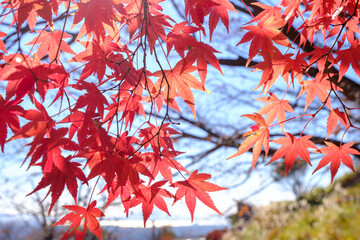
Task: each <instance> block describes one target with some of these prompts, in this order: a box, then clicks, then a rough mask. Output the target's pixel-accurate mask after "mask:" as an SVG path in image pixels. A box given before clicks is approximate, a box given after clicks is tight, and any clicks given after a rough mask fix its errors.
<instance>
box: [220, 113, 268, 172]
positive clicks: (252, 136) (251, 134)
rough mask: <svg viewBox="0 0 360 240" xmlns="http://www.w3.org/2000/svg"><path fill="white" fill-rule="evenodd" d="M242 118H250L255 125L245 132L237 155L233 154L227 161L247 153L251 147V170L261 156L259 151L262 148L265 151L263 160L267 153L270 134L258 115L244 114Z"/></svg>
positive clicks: (262, 119) (263, 120)
mask: <svg viewBox="0 0 360 240" xmlns="http://www.w3.org/2000/svg"><path fill="white" fill-rule="evenodd" d="M242 117H247V118H250V119H251V120H253V121H255V122H257V124H256V125H254V126H252V127H251V130H250V131H247V132H246V133H244V135H243V136H244V137H246V136H248V137H247V138H246V139H245V140H244V141H243V142H242V143H241V145H240V147H239V149H238V151H237V153H235V154H233V155H232V156H230V157H228V158H227V159H231V158H234V157H237V156H240V155H242V154H244V153H246V152H247V151H249V150H250V148H251V147H252V146H254V148H253V159H252V165H251V170H253V169H254V167H255V165H256V163H257V161H258V159H259V156H260V154H261V149H262V147H264V150H265V158H266V156H267V154H268V152H269V137H270V132H269V129H268V125H267V124H266V122H265V119H264V118H263V117H262V116H261V115H260V114H258V113H254V114H245V115H242Z"/></svg>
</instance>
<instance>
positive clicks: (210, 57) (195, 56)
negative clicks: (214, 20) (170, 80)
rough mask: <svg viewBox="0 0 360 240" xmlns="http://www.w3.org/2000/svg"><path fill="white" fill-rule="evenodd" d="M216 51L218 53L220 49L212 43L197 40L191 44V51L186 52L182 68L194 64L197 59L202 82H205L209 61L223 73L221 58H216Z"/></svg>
mask: <svg viewBox="0 0 360 240" xmlns="http://www.w3.org/2000/svg"><path fill="white" fill-rule="evenodd" d="M214 53H218V51H217V50H216V49H214V48H213V47H211V46H210V45H208V44H205V43H203V42H197V43H196V44H195V45H193V46H191V48H190V51H189V52H188V53H187V54H186V57H185V58H184V64H183V67H182V70H184V69H186V68H187V66H192V64H193V63H194V62H195V61H196V67H197V70H198V73H199V76H200V79H201V83H203V84H204V83H205V79H206V73H207V63H208V62H209V63H210V64H211V65H212V66H213V67H214V68H216V70H218V71H219V72H220V73H221V74H222V71H221V67H220V63H219V60H218V59H217V58H216V56H215V54H214Z"/></svg>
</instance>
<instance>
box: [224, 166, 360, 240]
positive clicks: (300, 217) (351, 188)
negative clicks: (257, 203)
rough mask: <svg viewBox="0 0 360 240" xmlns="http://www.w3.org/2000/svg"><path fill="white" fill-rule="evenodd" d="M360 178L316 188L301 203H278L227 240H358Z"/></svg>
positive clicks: (236, 227) (347, 177)
mask: <svg viewBox="0 0 360 240" xmlns="http://www.w3.org/2000/svg"><path fill="white" fill-rule="evenodd" d="M359 232H360V174H359V173H358V172H357V173H355V174H348V175H345V176H344V177H343V178H341V179H339V180H338V181H336V182H335V183H334V184H332V185H330V186H328V187H327V188H316V189H313V190H312V191H310V192H309V193H307V194H306V195H305V196H303V197H302V199H301V200H298V201H287V202H274V203H271V204H269V205H268V206H265V207H259V208H256V209H255V210H254V213H253V215H252V217H251V220H249V221H248V222H245V221H243V220H242V219H240V220H239V221H238V222H236V223H235V224H234V227H233V229H232V230H231V231H229V232H227V233H226V234H225V235H224V236H223V239H224V240H238V239H241V240H263V239H268V240H292V239H294V240H297V239H299V240H300V239H301V240H302V239H310V240H312V239H319V240H324V239H326V240H331V239H334V240H335V239H339V240H343V239H346V240H352V239H354V240H358V239H359Z"/></svg>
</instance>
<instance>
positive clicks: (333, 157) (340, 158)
mask: <svg viewBox="0 0 360 240" xmlns="http://www.w3.org/2000/svg"><path fill="white" fill-rule="evenodd" d="M324 142H325V144H326V145H327V147H323V148H320V149H319V152H320V153H324V154H326V155H325V156H324V157H323V158H322V159H321V160H320V162H319V165H318V166H317V167H316V169H315V170H314V172H313V174H314V173H315V172H316V171H317V170H319V169H320V168H323V167H325V166H326V165H328V164H329V163H330V162H331V164H330V171H331V183H332V182H333V180H334V177H335V175H336V173H337V171H338V169H339V167H340V163H341V162H342V163H343V164H345V166H347V167H348V168H350V169H351V170H353V172H355V169H354V165H353V161H352V159H351V157H350V154H355V155H360V152H359V151H358V150H356V149H354V148H351V146H352V145H354V144H355V142H349V143H346V144H344V145H341V146H340V147H338V146H336V145H335V144H333V143H331V142H327V141H324Z"/></svg>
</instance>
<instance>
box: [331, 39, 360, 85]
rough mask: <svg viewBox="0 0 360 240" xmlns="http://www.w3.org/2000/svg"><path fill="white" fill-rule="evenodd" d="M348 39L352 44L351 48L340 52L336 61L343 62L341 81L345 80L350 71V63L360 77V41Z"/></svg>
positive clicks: (341, 64) (340, 68) (341, 65)
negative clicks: (344, 77)
mask: <svg viewBox="0 0 360 240" xmlns="http://www.w3.org/2000/svg"><path fill="white" fill-rule="evenodd" d="M348 39H349V43H350V48H348V49H343V50H339V51H338V52H337V57H336V61H337V62H340V61H341V63H340V67H339V80H341V79H342V78H343V76H344V75H345V73H346V72H347V70H348V69H349V67H350V63H351V66H352V68H353V69H354V71H355V73H356V74H357V75H358V76H360V41H359V39H355V40H353V39H352V38H348Z"/></svg>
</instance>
